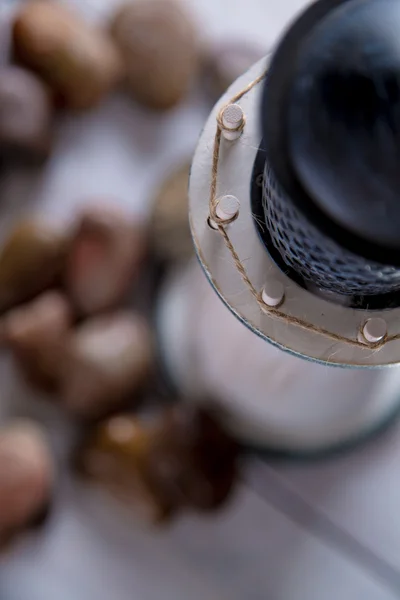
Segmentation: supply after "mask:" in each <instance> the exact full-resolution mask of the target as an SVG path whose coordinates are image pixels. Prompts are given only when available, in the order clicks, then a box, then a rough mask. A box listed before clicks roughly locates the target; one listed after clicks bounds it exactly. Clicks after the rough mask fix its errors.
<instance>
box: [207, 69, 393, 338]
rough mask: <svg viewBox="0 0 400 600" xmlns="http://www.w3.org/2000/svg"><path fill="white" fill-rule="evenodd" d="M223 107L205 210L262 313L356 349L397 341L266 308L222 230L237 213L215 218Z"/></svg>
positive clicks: (257, 80)
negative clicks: (370, 337)
mask: <svg viewBox="0 0 400 600" xmlns="http://www.w3.org/2000/svg"><path fill="white" fill-rule="evenodd" d="M265 76H266V73H263V74H262V75H260V76H259V77H257V79H255V80H254V81H252V82H251V83H250V84H249V85H247V86H246V87H245V88H244V89H243V90H241V91H240V92H239V93H238V94H236V96H234V97H233V98H232V99H231V100H230V102H229V103H228V104H235V103H236V102H238V101H239V100H241V98H243V97H244V96H245V95H246V94H247V93H248V92H249V91H250V90H252V89H253V88H254V87H255V86H256V85H258V84H259V83H260V82H261V81H262V80H263V79H264V78H265ZM226 106H227V105H225V106H224V107H223V108H222V109H221V110H220V111H219V113H218V115H217V129H216V133H215V138H214V148H213V160H212V171H211V184H210V198H209V213H210V218H211V219H212V221H213V222H214V223H215V225H216V226H217V230H218V231H219V233H220V234H221V235H222V237H223V239H224V242H225V245H226V247H227V248H228V250H229V252H230V254H231V256H232V259H233V262H234V264H235V267H236V269H237V271H238V273H239V274H240V277H241V279H242V281H243V282H244V284H245V285H246V287H247V289H248V290H249V291H250V293H251V294H252V296H253V297H254V299H255V301H256V302H257V304H258V306H259V308H260V310H262V311H263V313H265V314H267V315H268V316H270V317H272V318H274V319H278V320H280V321H283V322H285V323H287V324H289V325H294V326H295V327H298V328H299V329H303V330H305V331H309V332H312V333H316V334H318V335H323V336H325V337H327V338H329V339H331V340H333V341H335V342H342V343H345V344H349V345H352V346H355V347H358V348H370V349H374V350H380V349H381V348H382V347H383V346H384V345H385V344H387V343H388V342H393V341H396V340H400V333H398V334H394V335H386V336H385V337H384V338H383V339H382V340H380V341H379V342H376V343H371V342H368V341H367V340H365V342H360V341H359V340H358V339H353V338H349V337H346V336H343V335H340V334H338V333H334V332H333V331H330V330H328V329H325V328H324V327H319V326H317V325H314V324H312V323H309V322H308V321H306V320H304V319H300V318H298V317H295V316H292V315H288V314H287V313H285V312H283V311H282V310H280V308H279V307H275V308H273V307H269V306H268V305H267V304H265V302H264V301H263V300H262V292H260V291H258V290H257V289H256V288H255V286H254V285H253V283H252V282H251V280H250V278H249V276H248V274H247V271H246V268H245V267H244V265H243V263H242V261H241V260H240V257H239V255H238V253H237V251H236V249H235V247H234V245H233V243H232V241H231V239H230V237H229V234H228V232H227V230H226V226H227V225H229V224H230V223H232V222H233V221H234V220H235V219H236V218H237V216H238V214H239V213H237V214H236V215H234V216H233V217H232V218H231V219H229V220H224V219H220V218H219V217H218V215H217V214H216V211H217V207H218V201H219V200H218V197H217V187H218V167H219V159H220V150H221V137H222V130H223V129H224V127H223V123H222V113H223V111H224V109H225V108H226ZM244 126H245V119H243V122H242V123H241V125H239V126H238V128H237V129H236V131H241V130H242V129H243V128H244ZM232 131H235V130H234V129H232ZM359 333H361V335H362V336H363V332H362V329H361V328H360V330H359ZM363 339H365V338H364V336H363Z"/></svg>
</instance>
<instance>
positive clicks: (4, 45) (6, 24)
mask: <svg viewBox="0 0 400 600" xmlns="http://www.w3.org/2000/svg"><path fill="white" fill-rule="evenodd" d="M11 20H12V19H11V15H10V14H9V11H7V12H6V13H2V12H1V10H0V67H3V66H4V65H7V64H9V62H10V52H11Z"/></svg>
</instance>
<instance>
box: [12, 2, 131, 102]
mask: <svg viewBox="0 0 400 600" xmlns="http://www.w3.org/2000/svg"><path fill="white" fill-rule="evenodd" d="M13 40H14V49H15V53H16V56H17V58H18V59H19V60H20V61H21V62H22V63H23V64H25V65H26V66H28V67H30V68H32V69H34V70H36V71H37V72H38V73H39V74H40V75H41V76H42V77H43V79H44V80H45V81H46V82H47V83H48V84H49V85H50V86H51V87H52V89H53V90H54V92H55V93H56V95H57V96H58V97H59V98H60V100H61V101H62V102H63V103H64V104H65V105H66V106H67V107H70V108H77V109H81V108H90V107H92V106H94V105H96V104H97V103H98V102H99V101H100V100H101V99H102V98H103V97H104V95H105V94H107V93H108V92H109V91H110V90H111V89H112V88H113V87H114V86H115V84H116V83H117V82H118V81H119V80H120V78H121V76H122V62H121V58H120V55H119V52H118V50H117V49H116V47H115V46H114V44H113V42H112V40H111V39H109V37H108V36H107V35H106V34H105V33H104V32H102V31H101V30H99V29H96V28H94V27H92V26H90V25H88V24H87V23H86V22H85V21H83V20H82V19H81V18H80V16H79V15H78V14H76V13H75V12H73V11H72V10H70V9H68V8H67V7H65V6H63V5H62V4H60V3H59V2H54V1H52V0H32V1H31V2H27V3H26V4H24V5H23V6H22V8H21V9H20V11H19V13H18V14H17V17H16V19H15V22H14V27H13Z"/></svg>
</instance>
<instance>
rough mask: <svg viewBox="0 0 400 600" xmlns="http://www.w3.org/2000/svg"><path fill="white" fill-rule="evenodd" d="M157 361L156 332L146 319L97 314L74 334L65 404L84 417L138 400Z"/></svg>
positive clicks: (67, 358) (63, 390)
mask: <svg viewBox="0 0 400 600" xmlns="http://www.w3.org/2000/svg"><path fill="white" fill-rule="evenodd" d="M152 359H153V354H152V339H151V333H150V330H149V328H148V326H147V324H146V322H145V321H144V320H143V319H142V318H141V317H139V316H137V315H135V314H134V313H130V312H129V313H128V312H122V311H121V312H118V313H114V314H108V315H102V316H97V317H93V318H92V319H89V320H88V321H85V322H84V323H83V324H82V325H81V326H80V327H78V328H77V329H76V330H75V331H73V332H72V333H71V335H70V337H69V340H68V344H67V350H66V356H65V358H64V364H63V373H62V386H61V402H62V404H63V405H64V406H65V407H66V408H67V409H68V410H70V411H71V412H72V413H73V414H75V415H77V416H78V417H82V418H85V419H90V418H98V417H101V416H104V415H106V414H108V413H110V412H115V411H116V410H118V408H119V407H121V406H122V405H124V404H126V402H127V401H132V400H134V394H135V393H136V392H137V391H138V389H139V388H140V386H141V385H142V383H143V381H144V379H145V378H146V376H147V375H148V373H149V370H150V367H151V364H152Z"/></svg>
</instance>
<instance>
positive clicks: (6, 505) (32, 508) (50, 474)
mask: <svg viewBox="0 0 400 600" xmlns="http://www.w3.org/2000/svg"><path fill="white" fill-rule="evenodd" d="M53 482H54V465H53V460H52V457H51V454H50V449H49V448H48V445H47V441H46V438H45V435H44V432H43V431H42V430H41V428H40V427H39V426H37V425H35V424H34V423H31V422H29V421H16V422H15V423H13V424H11V425H8V426H5V427H3V429H1V430H0V543H1V542H5V541H8V539H9V538H10V537H11V536H12V534H13V533H18V532H19V531H21V530H22V529H23V528H24V527H27V526H29V524H30V523H31V521H33V520H35V519H36V517H37V516H39V515H40V514H42V513H43V511H44V509H45V508H46V506H47V505H48V504H49V502H50V500H51V494H52V487H53Z"/></svg>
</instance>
